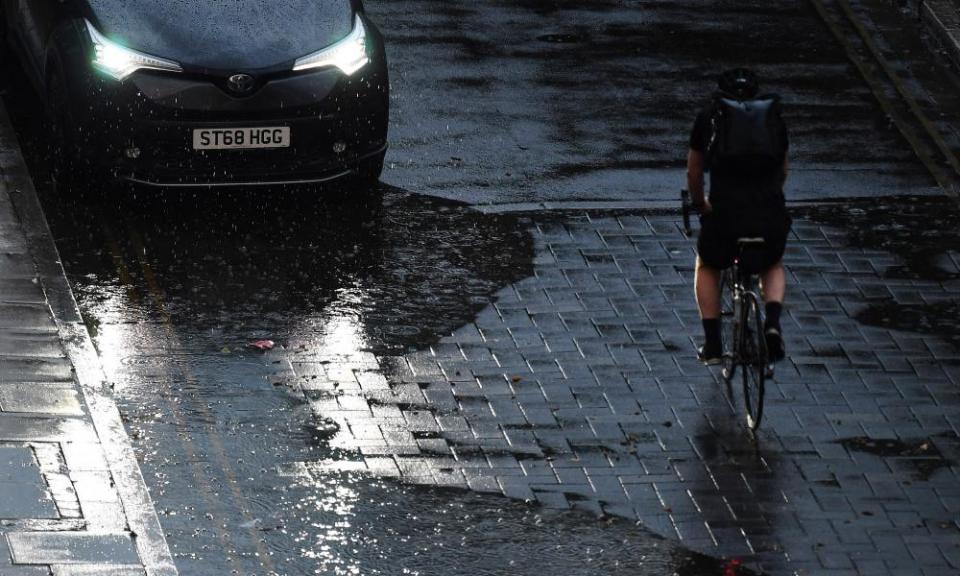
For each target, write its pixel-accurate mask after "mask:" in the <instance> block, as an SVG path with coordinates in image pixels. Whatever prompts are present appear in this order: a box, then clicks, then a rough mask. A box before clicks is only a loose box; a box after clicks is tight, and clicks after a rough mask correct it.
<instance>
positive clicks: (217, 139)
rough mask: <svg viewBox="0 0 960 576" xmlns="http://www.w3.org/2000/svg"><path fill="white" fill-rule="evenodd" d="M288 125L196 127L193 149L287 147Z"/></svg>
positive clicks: (288, 142) (288, 138) (288, 144)
mask: <svg viewBox="0 0 960 576" xmlns="http://www.w3.org/2000/svg"><path fill="white" fill-rule="evenodd" d="M289 146H290V127H289V126H267V127H262V128H196V129H194V131H193V149H194V150H238V149H246V148H288V147H289Z"/></svg>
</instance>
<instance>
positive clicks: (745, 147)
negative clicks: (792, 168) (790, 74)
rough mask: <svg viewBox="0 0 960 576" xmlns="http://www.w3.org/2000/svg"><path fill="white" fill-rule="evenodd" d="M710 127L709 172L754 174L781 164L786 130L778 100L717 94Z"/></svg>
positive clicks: (769, 97)
mask: <svg viewBox="0 0 960 576" xmlns="http://www.w3.org/2000/svg"><path fill="white" fill-rule="evenodd" d="M710 124H711V130H710V141H709V143H708V145H707V159H708V164H709V166H710V168H711V169H717V168H720V169H722V170H724V171H727V170H733V171H750V172H754V173H756V171H763V170H769V169H774V168H778V167H779V165H780V164H781V163H782V162H783V152H784V147H785V142H784V141H783V135H784V133H785V130H784V124H783V118H782V117H781V115H780V97H779V96H776V95H768V96H758V97H756V98H753V99H750V100H739V99H737V98H735V97H733V96H730V95H727V94H723V93H718V94H716V95H715V96H714V99H713V111H712V114H711V120H710Z"/></svg>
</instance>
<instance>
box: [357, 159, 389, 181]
mask: <svg viewBox="0 0 960 576" xmlns="http://www.w3.org/2000/svg"><path fill="white" fill-rule="evenodd" d="M386 154H387V153H386V152H381V153H379V154H377V155H376V156H372V157H370V158H365V159H363V160H361V161H360V164H359V165H358V166H357V180H359V181H361V182H363V183H365V184H368V185H370V186H376V185H377V182H379V181H380V175H381V174H383V159H384V157H385V156H386Z"/></svg>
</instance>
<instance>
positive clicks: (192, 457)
mask: <svg viewBox="0 0 960 576" xmlns="http://www.w3.org/2000/svg"><path fill="white" fill-rule="evenodd" d="M97 216H98V219H99V220H100V227H101V228H102V230H103V233H104V235H105V236H106V238H107V245H108V246H109V248H110V251H111V256H112V258H113V262H114V265H115V266H117V269H118V273H119V274H120V276H121V278H124V277H125V278H127V281H130V280H131V277H130V274H129V271H128V270H129V269H128V267H127V266H126V263H125V260H124V257H123V252H122V250H121V248H120V244H119V243H118V242H117V241H116V238H115V236H114V234H113V232H112V230H111V228H110V225H109V224H108V223H107V221H106V218H105V217H104V215H103V213H102V212H101V211H100V210H97ZM128 287H130V288H129V289H130V290H133V284H132V282H131V283H130V284H128ZM138 299H139V295H138ZM161 399H162V402H163V404H164V405H165V406H166V408H167V410H166V412H167V413H168V414H171V415H172V416H173V417H174V420H175V422H176V425H177V428H178V429H179V430H185V429H186V425H185V421H184V418H183V414H182V412H180V410H179V409H178V407H177V405H176V403H173V402H170V401H169V400H167V399H166V397H164V396H163V395H158V400H161ZM175 436H176V437H177V438H179V439H180V445H181V447H182V448H183V449H184V452H186V456H187V461H188V462H189V466H190V471H191V473H192V475H193V478H194V481H195V482H196V483H197V487H198V488H199V489H200V492H201V494H202V497H203V500H204V502H206V504H207V505H208V506H209V507H210V508H211V509H212V508H216V507H218V505H219V503H218V501H217V499H216V498H215V497H214V492H215V491H214V490H213V488H212V487H211V486H210V483H209V482H208V481H207V479H206V478H205V476H204V475H203V470H202V469H201V468H200V466H199V464H198V463H199V462H200V459H199V457H198V456H197V450H196V449H195V445H194V443H193V441H192V440H191V439H190V436H189V434H175ZM214 530H215V531H216V532H217V536H218V537H219V538H220V539H221V541H222V542H224V543H227V542H230V541H231V535H230V534H229V533H228V532H227V531H226V530H225V529H224V528H223V526H222V524H221V523H219V522H214ZM231 548H234V549H235V548H236V546H235V545H234V546H225V547H224V553H225V555H226V556H227V560H228V561H229V562H230V566H231V567H232V569H233V573H235V574H243V572H244V570H243V566H242V565H241V564H240V560H239V558H238V557H237V556H236V554H234V553H233V552H232V551H231Z"/></svg>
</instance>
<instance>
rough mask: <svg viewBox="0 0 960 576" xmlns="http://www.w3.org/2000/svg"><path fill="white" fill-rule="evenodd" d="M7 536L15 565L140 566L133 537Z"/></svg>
mask: <svg viewBox="0 0 960 576" xmlns="http://www.w3.org/2000/svg"><path fill="white" fill-rule="evenodd" d="M6 536H7V542H8V544H9V545H10V552H11V554H12V556H13V563H14V564H48V565H49V564H105V565H116V564H128V565H129V564H134V565H138V564H139V563H140V559H139V557H138V556H137V550H136V546H135V545H134V543H133V539H132V538H131V537H130V534H103V533H93V534H91V533H84V532H15V533H12V534H10V533H8V534H7V535H6Z"/></svg>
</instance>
